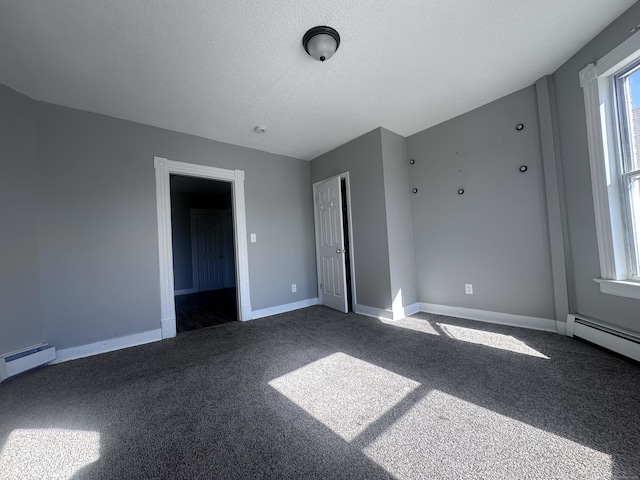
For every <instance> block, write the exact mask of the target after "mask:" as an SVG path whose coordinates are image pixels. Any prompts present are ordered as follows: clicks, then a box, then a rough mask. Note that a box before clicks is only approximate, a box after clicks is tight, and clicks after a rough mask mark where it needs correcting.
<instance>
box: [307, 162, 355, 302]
mask: <svg viewBox="0 0 640 480" xmlns="http://www.w3.org/2000/svg"><path fill="white" fill-rule="evenodd" d="M335 177H340V180H342V179H343V178H344V179H345V183H346V186H347V222H348V223H349V260H350V262H349V263H350V271H351V308H352V309H353V310H354V311H355V308H356V303H357V302H356V261H355V253H354V252H355V248H354V245H353V221H352V218H353V216H352V215H351V180H350V178H349V172H343V173H340V174H338V175H332V176H331V177H328V178H325V179H323V180H320V181H318V182H315V183H314V184H313V221H314V226H315V229H316V270H317V273H318V278H317V281H318V298H319V299H320V303H322V289H321V288H320V283H321V282H322V268H321V265H320V239H319V238H318V231H319V230H318V215H317V212H316V205H317V203H316V202H317V200H316V199H317V197H318V192H317V189H318V185H320V184H321V183H324V182H326V181H327V180H329V179H331V178H335ZM340 188H342V186H341V187H340ZM341 208H342V207H341Z"/></svg>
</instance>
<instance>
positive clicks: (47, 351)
mask: <svg viewBox="0 0 640 480" xmlns="http://www.w3.org/2000/svg"><path fill="white" fill-rule="evenodd" d="M55 358H56V349H55V347H50V346H49V344H47V343H42V344H40V345H35V346H33V347H28V348H25V349H22V350H18V351H17V352H11V353H8V354H6V355H3V356H1V357H0V382H2V381H4V380H6V379H7V378H9V377H13V376H14V375H18V374H19V373H22V372H26V371H27V370H31V369H32V368H36V367H40V366H41V365H46V364H47V363H49V362H51V361H52V360H55Z"/></svg>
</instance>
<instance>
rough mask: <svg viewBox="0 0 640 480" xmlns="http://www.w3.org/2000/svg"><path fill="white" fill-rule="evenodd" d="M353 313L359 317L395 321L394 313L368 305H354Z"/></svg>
mask: <svg viewBox="0 0 640 480" xmlns="http://www.w3.org/2000/svg"><path fill="white" fill-rule="evenodd" d="M353 311H354V312H356V313H357V314H359V315H365V316H367V317H373V318H377V319H379V320H393V312H392V311H391V310H385V309H383V308H377V307H370V306H368V305H358V304H357V303H356V304H354V305H353Z"/></svg>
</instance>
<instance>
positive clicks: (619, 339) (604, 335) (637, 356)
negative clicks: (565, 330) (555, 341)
mask: <svg viewBox="0 0 640 480" xmlns="http://www.w3.org/2000/svg"><path fill="white" fill-rule="evenodd" d="M569 317H570V318H569V322H568V323H569V324H570V323H573V329H572V333H573V335H572V336H573V337H578V338H582V339H583V340H587V341H589V342H591V343H595V344H596V345H600V346H601V347H604V348H607V349H609V350H612V351H614V352H616V353H619V354H620V355H624V356H625V357H629V358H632V359H633V360H636V361H637V362H640V336H638V335H636V334H634V333H632V332H626V331H624V330H620V329H617V328H613V327H610V326H608V325H603V324H601V323H599V322H596V321H594V320H590V319H587V318H582V317H580V316H577V315H570V316H569Z"/></svg>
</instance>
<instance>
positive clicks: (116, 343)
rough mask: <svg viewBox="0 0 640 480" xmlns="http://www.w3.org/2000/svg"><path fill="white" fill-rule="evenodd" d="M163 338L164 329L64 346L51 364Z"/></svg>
mask: <svg viewBox="0 0 640 480" xmlns="http://www.w3.org/2000/svg"><path fill="white" fill-rule="evenodd" d="M160 340H162V330H161V329H160V328H158V329H156V330H150V331H148V332H142V333H136V334H133V335H128V336H126V337H118V338H112V339H110V340H104V341H102V342H95V343H89V344H88V345H80V346H78V347H70V348H63V349H62V350H58V351H57V352H56V359H55V360H54V361H53V362H51V365H54V364H56V363H62V362H67V361H69V360H76V359H78V358H85V357H91V356H92V355H99V354H101V353H107V352H113V351H115V350H120V349H123V348H129V347H135V346H137V345H144V344H145V343H151V342H157V341H160Z"/></svg>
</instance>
